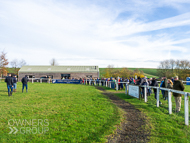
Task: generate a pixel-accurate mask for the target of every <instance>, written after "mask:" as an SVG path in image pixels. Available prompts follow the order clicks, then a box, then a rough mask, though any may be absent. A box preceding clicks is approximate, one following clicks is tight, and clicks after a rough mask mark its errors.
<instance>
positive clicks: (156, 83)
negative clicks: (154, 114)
mask: <svg viewBox="0 0 190 143" xmlns="http://www.w3.org/2000/svg"><path fill="white" fill-rule="evenodd" d="M150 86H156V87H159V85H158V82H157V80H156V79H155V78H152V83H151V84H150ZM153 91H154V98H155V99H156V100H157V96H156V95H157V89H156V88H153ZM159 103H160V104H162V103H161V102H160V100H159Z"/></svg>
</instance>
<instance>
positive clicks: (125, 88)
mask: <svg viewBox="0 0 190 143" xmlns="http://www.w3.org/2000/svg"><path fill="white" fill-rule="evenodd" d="M127 88H128V86H127V84H126V85H125V94H127Z"/></svg>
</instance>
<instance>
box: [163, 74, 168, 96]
mask: <svg viewBox="0 0 190 143" xmlns="http://www.w3.org/2000/svg"><path fill="white" fill-rule="evenodd" d="M162 87H163V88H167V87H168V79H167V78H166V77H164V82H163V84H162ZM163 94H164V95H163V98H164V99H165V95H166V94H167V91H165V92H163Z"/></svg>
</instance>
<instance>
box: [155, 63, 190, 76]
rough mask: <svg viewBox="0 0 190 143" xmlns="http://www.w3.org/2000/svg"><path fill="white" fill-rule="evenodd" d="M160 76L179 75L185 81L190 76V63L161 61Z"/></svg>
mask: <svg viewBox="0 0 190 143" xmlns="http://www.w3.org/2000/svg"><path fill="white" fill-rule="evenodd" d="M158 73H159V76H166V77H173V76H175V75H178V76H179V78H180V79H185V78H186V77H187V76H189V75H190V61H188V60H176V61H175V60H173V59H171V60H165V61H161V62H160V65H159V67H158Z"/></svg>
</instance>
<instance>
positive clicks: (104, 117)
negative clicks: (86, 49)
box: [0, 83, 123, 143]
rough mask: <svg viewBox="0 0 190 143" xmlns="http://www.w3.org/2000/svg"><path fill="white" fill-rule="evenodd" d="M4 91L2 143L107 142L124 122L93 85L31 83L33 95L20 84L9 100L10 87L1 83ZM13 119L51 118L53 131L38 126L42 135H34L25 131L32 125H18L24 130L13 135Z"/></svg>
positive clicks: (0, 107) (0, 118)
mask: <svg viewBox="0 0 190 143" xmlns="http://www.w3.org/2000/svg"><path fill="white" fill-rule="evenodd" d="M0 91H1V96H0V110H1V112H0V122H1V124H0V142H1V143H8V142H15V143H21V142H22V143H24V142H36V143H37V142H45V143H47V142H51V143H52V142H55V143H58V142H68V143H71V142H72V143H76V142H82V143H90V142H105V141H106V136H107V135H109V134H112V133H113V131H114V129H115V125H117V124H119V123H120V121H121V120H122V114H123V113H122V111H121V110H120V109H118V108H116V106H115V105H113V104H112V103H110V101H109V100H108V99H107V98H105V97H104V96H103V95H102V94H101V92H100V91H98V90H96V89H95V87H93V86H84V85H67V84H48V83H42V84H40V83H33V84H32V83H29V92H28V93H26V92H24V93H22V92H21V83H18V90H17V93H15V94H13V96H12V97H8V96H7V89H6V84H5V83H0ZM12 119H14V120H17V121H18V119H20V120H21V121H22V120H23V119H26V120H27V121H30V120H33V119H41V120H43V121H44V120H45V119H48V123H49V126H47V127H48V128H49V131H47V132H46V133H44V132H43V133H42V130H40V129H42V127H44V126H42V125H38V126H37V127H39V128H40V127H41V128H40V129H39V130H40V131H39V132H40V133H42V134H39V132H38V133H36V131H35V130H34V131H33V133H32V131H30V130H25V127H27V128H31V126H29V125H28V124H26V125H25V126H24V125H23V126H21V125H18V126H17V125H16V124H15V125H14V127H16V128H17V129H18V130H19V129H21V127H24V128H23V130H22V131H21V132H20V131H18V132H17V133H16V134H9V132H10V131H11V130H10V129H9V127H10V125H8V122H9V123H10V124H11V125H13V120H12ZM11 121H12V122H11ZM46 122H47V120H46ZM34 125H36V124H34ZM46 125H47V124H46ZM32 127H33V126H32ZM46 130H47V129H46ZM24 132H25V133H24ZM22 133H23V134H22ZM34 133H35V134H34Z"/></svg>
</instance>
